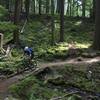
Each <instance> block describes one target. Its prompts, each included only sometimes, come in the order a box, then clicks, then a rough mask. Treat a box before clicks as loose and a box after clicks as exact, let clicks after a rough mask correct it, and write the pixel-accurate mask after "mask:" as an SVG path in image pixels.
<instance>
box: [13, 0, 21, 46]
mask: <svg viewBox="0 0 100 100" xmlns="http://www.w3.org/2000/svg"><path fill="white" fill-rule="evenodd" d="M20 12H21V0H16V1H15V12H14V13H15V14H14V15H15V16H14V24H15V25H17V26H18V25H19V22H20ZM13 40H14V43H15V44H16V45H18V44H19V30H18V29H16V30H15V31H14V33H13Z"/></svg>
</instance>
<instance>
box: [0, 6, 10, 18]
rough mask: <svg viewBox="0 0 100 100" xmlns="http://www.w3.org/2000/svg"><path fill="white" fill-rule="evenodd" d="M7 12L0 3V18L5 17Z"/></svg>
mask: <svg viewBox="0 0 100 100" xmlns="http://www.w3.org/2000/svg"><path fill="white" fill-rule="evenodd" d="M7 14H8V11H7V9H5V8H4V7H3V6H1V5H0V19H5V16H7Z"/></svg>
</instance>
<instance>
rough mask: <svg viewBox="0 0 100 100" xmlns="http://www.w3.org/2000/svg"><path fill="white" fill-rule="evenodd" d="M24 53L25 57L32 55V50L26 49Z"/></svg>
mask: <svg viewBox="0 0 100 100" xmlns="http://www.w3.org/2000/svg"><path fill="white" fill-rule="evenodd" d="M24 53H25V54H27V55H32V54H33V50H32V48H28V49H26V50H24Z"/></svg>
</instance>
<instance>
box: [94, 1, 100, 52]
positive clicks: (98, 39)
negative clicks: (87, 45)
mask: <svg viewBox="0 0 100 100" xmlns="http://www.w3.org/2000/svg"><path fill="white" fill-rule="evenodd" d="M95 17H96V19H95V36H94V43H93V48H94V49H97V50H100V0H96V16H95Z"/></svg>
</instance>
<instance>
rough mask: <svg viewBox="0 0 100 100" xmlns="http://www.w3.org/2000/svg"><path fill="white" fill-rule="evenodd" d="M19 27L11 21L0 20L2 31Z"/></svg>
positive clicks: (9, 30) (0, 29)
mask: <svg viewBox="0 0 100 100" xmlns="http://www.w3.org/2000/svg"><path fill="white" fill-rule="evenodd" d="M16 28H17V27H16V26H15V25H14V24H13V23H11V22H0V31H1V32H13V31H14V30H15V29H16Z"/></svg>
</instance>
